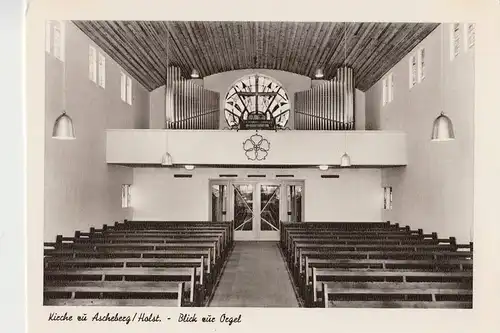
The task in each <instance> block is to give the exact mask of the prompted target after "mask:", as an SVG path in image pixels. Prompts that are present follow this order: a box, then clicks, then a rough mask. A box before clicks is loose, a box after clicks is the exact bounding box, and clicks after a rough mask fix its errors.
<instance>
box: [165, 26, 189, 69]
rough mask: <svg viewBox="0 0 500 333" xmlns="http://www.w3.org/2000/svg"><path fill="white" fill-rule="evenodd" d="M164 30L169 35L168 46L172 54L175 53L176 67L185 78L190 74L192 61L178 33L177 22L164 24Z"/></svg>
mask: <svg viewBox="0 0 500 333" xmlns="http://www.w3.org/2000/svg"><path fill="white" fill-rule="evenodd" d="M165 28H166V29H167V31H168V32H169V34H170V37H171V38H170V45H171V50H172V51H173V53H177V55H178V56H177V61H178V63H176V64H175V66H176V67H179V68H180V69H181V73H182V76H183V77H184V78H186V75H188V74H189V73H190V69H191V65H190V63H192V59H189V53H187V54H186V53H185V52H186V47H185V46H186V43H185V41H184V39H183V36H182V34H181V33H180V32H179V28H178V25H177V22H174V21H170V22H165Z"/></svg>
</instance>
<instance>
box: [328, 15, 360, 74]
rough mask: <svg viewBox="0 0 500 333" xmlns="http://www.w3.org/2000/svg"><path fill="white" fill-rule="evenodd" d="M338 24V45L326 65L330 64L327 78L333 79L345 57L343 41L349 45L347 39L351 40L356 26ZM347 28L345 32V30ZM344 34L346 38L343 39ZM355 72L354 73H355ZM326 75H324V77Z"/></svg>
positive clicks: (349, 23) (351, 23) (352, 24)
mask: <svg viewBox="0 0 500 333" xmlns="http://www.w3.org/2000/svg"><path fill="white" fill-rule="evenodd" d="M339 23H340V24H338V26H339V28H340V31H339V35H338V38H337V39H338V43H337V45H336V47H335V49H334V51H333V54H332V55H331V57H330V59H329V60H328V63H329V64H330V66H329V71H328V77H331V78H333V77H335V76H336V75H337V69H338V68H339V67H342V66H343V65H344V63H345V56H344V53H345V52H344V50H345V40H347V44H348V45H349V39H350V38H351V37H350V36H351V35H352V34H353V33H354V31H355V30H356V26H355V24H354V23H353V22H339ZM346 28H347V31H345V29H346ZM344 34H345V35H346V38H345V37H344ZM355 72H356V71H355ZM326 74H327V73H325V75H326Z"/></svg>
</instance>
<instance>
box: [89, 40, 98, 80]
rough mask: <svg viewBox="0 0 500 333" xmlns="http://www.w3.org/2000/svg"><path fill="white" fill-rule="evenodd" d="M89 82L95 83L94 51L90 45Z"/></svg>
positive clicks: (95, 60)
mask: <svg viewBox="0 0 500 333" xmlns="http://www.w3.org/2000/svg"><path fill="white" fill-rule="evenodd" d="M89 80H90V81H92V82H97V59H96V49H95V47H93V46H91V45H89Z"/></svg>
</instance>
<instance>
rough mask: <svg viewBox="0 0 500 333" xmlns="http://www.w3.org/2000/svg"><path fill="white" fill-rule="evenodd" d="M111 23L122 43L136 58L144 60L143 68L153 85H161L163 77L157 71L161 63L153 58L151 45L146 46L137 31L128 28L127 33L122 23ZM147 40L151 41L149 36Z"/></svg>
mask: <svg viewBox="0 0 500 333" xmlns="http://www.w3.org/2000/svg"><path fill="white" fill-rule="evenodd" d="M111 22H113V23H115V25H112V29H114V30H115V31H116V33H117V34H119V36H120V37H121V38H122V41H123V43H125V44H126V45H128V46H129V48H131V49H132V50H134V51H133V52H134V53H135V54H137V57H138V58H139V59H141V58H142V59H143V62H144V60H146V61H145V62H144V66H143V67H144V68H145V69H146V70H148V72H149V73H150V75H151V77H152V78H153V79H154V80H156V82H155V85H158V83H161V82H162V81H163V76H162V75H161V72H160V71H159V69H160V70H161V69H162V68H163V63H162V62H161V60H159V59H158V58H157V57H155V56H153V55H154V51H153V50H154V47H151V45H148V43H147V42H145V41H144V39H143V38H142V36H141V33H140V32H139V31H131V30H132V29H130V28H128V30H129V31H127V27H126V26H125V22H124V21H111ZM129 24H131V25H134V24H137V23H135V22H130V23H129ZM132 28H134V29H139V27H138V25H137V26H132ZM131 33H132V34H133V36H130V35H129V34H131ZM149 39H151V36H149Z"/></svg>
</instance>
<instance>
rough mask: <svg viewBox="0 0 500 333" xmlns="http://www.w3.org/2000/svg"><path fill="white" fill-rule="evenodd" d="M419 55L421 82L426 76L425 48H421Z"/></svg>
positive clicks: (419, 78)
mask: <svg viewBox="0 0 500 333" xmlns="http://www.w3.org/2000/svg"><path fill="white" fill-rule="evenodd" d="M418 56H419V71H418V80H419V82H420V81H422V80H423V79H424V77H425V49H420V51H419V53H418Z"/></svg>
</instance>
